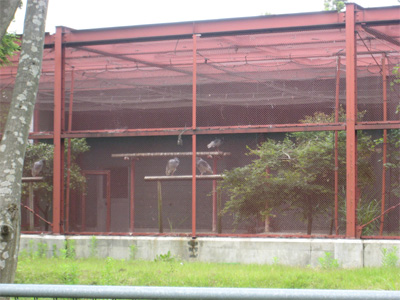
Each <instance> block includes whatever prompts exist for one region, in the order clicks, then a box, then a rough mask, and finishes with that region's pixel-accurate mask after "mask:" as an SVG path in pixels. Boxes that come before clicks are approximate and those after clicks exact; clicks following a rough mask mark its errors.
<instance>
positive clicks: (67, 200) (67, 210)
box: [65, 69, 74, 232]
mask: <svg viewBox="0 0 400 300" xmlns="http://www.w3.org/2000/svg"><path fill="white" fill-rule="evenodd" d="M73 101H74V69H72V70H71V88H70V94H69V110H68V132H71V130H72V107H73ZM70 182H71V139H70V138H69V139H68V149H67V184H66V192H65V231H66V232H68V231H69V213H70V187H69V186H70Z"/></svg>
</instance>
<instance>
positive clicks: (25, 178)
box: [22, 177, 43, 231]
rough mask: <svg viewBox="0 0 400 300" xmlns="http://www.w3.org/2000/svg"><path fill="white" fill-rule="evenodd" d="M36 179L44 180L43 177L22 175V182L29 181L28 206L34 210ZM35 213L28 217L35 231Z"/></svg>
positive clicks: (31, 227)
mask: <svg viewBox="0 0 400 300" xmlns="http://www.w3.org/2000/svg"><path fill="white" fill-rule="evenodd" d="M36 181H43V177H22V182H27V183H28V208H29V209H30V210H31V211H32V212H34V207H33V206H34V203H33V198H34V194H33V183H34V182H36ZM34 217H35V216H34V214H29V217H28V224H29V230H30V231H33V228H34V227H35V224H34Z"/></svg>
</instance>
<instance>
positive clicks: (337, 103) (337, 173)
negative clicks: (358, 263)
mask: <svg viewBox="0 0 400 300" xmlns="http://www.w3.org/2000/svg"><path fill="white" fill-rule="evenodd" d="M339 93H340V56H338V57H337V70H336V99H335V122H336V123H338V122H339ZM338 144H339V132H338V131H337V130H336V131H335V234H336V235H339V221H338V220H339V199H338V191H339V157H338V153H339V148H338Z"/></svg>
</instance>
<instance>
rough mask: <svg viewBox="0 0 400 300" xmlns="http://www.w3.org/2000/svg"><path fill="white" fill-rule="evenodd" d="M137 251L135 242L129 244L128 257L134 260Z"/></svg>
mask: <svg viewBox="0 0 400 300" xmlns="http://www.w3.org/2000/svg"><path fill="white" fill-rule="evenodd" d="M137 252H138V249H137V246H136V245H135V244H132V245H130V246H129V258H130V259H131V260H135V259H136V254H137Z"/></svg>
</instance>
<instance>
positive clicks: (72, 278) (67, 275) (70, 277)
mask: <svg viewBox="0 0 400 300" xmlns="http://www.w3.org/2000/svg"><path fill="white" fill-rule="evenodd" d="M60 269H61V274H60V281H61V283H62V284H78V283H79V270H78V265H77V264H76V263H71V262H69V263H63V264H61V266H60Z"/></svg>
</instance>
